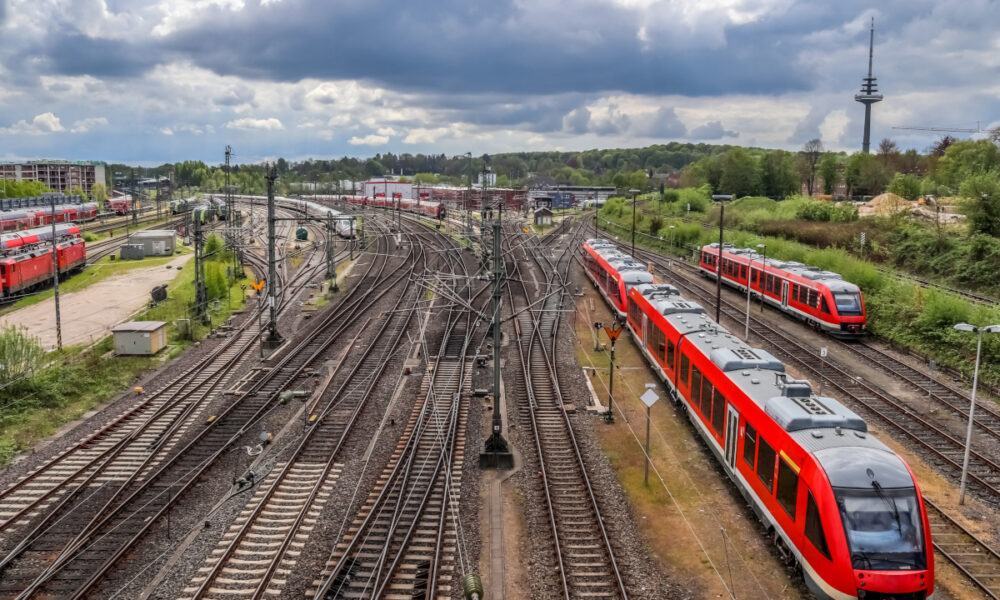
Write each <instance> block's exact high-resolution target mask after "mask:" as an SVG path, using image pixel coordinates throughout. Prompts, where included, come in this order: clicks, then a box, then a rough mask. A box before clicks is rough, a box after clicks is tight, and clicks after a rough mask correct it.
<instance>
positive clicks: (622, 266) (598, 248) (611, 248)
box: [587, 239, 653, 285]
mask: <svg viewBox="0 0 1000 600" xmlns="http://www.w3.org/2000/svg"><path fill="white" fill-rule="evenodd" d="M587 245H588V246H590V247H591V248H593V250H594V252H596V253H597V254H598V255H599V256H600V257H601V258H603V259H604V260H606V261H608V264H609V265H611V266H612V267H614V268H615V270H616V271H618V274H619V275H621V277H622V281H624V282H625V283H627V284H630V285H638V284H642V283H653V275H652V274H651V273H650V272H649V271H647V270H646V266H645V265H644V264H642V263H641V262H639V261H637V260H636V259H634V258H632V257H631V256H629V255H628V254H625V253H624V252H621V251H620V250H618V249H617V248H616V247H615V245H614V244H612V243H611V242H608V241H607V240H602V239H592V240H587Z"/></svg>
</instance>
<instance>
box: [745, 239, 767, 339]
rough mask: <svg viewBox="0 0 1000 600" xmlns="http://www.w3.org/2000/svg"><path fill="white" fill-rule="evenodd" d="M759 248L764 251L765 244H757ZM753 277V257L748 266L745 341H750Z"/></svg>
mask: <svg viewBox="0 0 1000 600" xmlns="http://www.w3.org/2000/svg"><path fill="white" fill-rule="evenodd" d="M757 248H758V249H760V250H763V249H764V244H757ZM752 277H753V257H752V256H751V257H750V265H749V266H747V322H746V325H745V327H744V330H743V339H744V340H746V341H748V342H749V341H750V281H751V278H752Z"/></svg>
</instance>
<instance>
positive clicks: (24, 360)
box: [0, 325, 45, 384]
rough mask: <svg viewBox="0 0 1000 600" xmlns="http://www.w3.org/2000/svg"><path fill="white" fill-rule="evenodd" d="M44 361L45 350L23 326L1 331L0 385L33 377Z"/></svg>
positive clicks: (8, 327) (6, 328)
mask: <svg viewBox="0 0 1000 600" xmlns="http://www.w3.org/2000/svg"><path fill="white" fill-rule="evenodd" d="M43 360H45V350H44V349H42V345H41V344H40V343H39V341H38V338H37V337H35V336H32V335H29V334H28V330H27V328H25V327H24V326H23V325H22V326H12V325H10V326H7V327H4V328H3V329H0V384H9V383H11V382H13V381H15V380H19V379H22V378H30V377H32V376H33V375H34V374H35V372H36V371H37V370H38V368H39V367H40V366H41V364H42V361H43Z"/></svg>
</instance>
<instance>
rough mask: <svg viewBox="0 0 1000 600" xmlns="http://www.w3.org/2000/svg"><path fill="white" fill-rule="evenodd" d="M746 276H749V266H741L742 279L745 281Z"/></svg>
mask: <svg viewBox="0 0 1000 600" xmlns="http://www.w3.org/2000/svg"><path fill="white" fill-rule="evenodd" d="M746 276H747V266H746V265H740V279H743V278H744V277H746Z"/></svg>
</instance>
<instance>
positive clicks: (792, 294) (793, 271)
mask: <svg viewBox="0 0 1000 600" xmlns="http://www.w3.org/2000/svg"><path fill="white" fill-rule="evenodd" d="M718 262H719V244H718V243H713V244H709V245H707V246H705V247H703V248H702V249H701V260H700V261H699V264H698V267H699V268H700V269H701V272H702V274H704V275H707V276H708V277H711V278H714V277H715V275H716V273H717V272H718V270H719V267H718ZM748 271H749V274H748ZM722 281H723V282H724V283H726V284H727V285H730V286H733V287H735V288H737V289H740V290H743V291H744V292H746V289H747V282H748V281H749V285H750V290H751V293H752V294H754V295H755V296H757V297H758V298H759V297H763V298H764V301H765V302H767V303H768V304H770V305H772V306H774V307H776V308H777V309H778V310H780V311H782V312H785V313H788V314H790V315H792V316H793V317H796V318H798V319H802V320H803V321H805V322H807V323H810V324H811V325H813V327H815V328H816V329H820V330H822V331H825V332H827V333H829V334H830V335H833V336H836V337H845V338H852V337H858V336H860V335H862V334H863V333H864V331H865V302H864V297H863V296H862V295H861V289H860V288H858V286H856V285H854V284H853V283H850V282H847V281H844V280H843V279H842V278H841V276H840V275H838V274H836V273H833V272H830V271H821V270H819V269H818V268H816V267H809V266H806V265H804V264H802V263H798V262H789V261H781V260H775V259H773V258H768V259H766V260H765V258H764V257H763V256H761V255H760V254H758V253H756V252H754V251H753V250H751V249H749V248H736V247H735V246H733V245H732V244H725V245H723V247H722Z"/></svg>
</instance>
